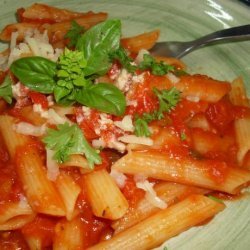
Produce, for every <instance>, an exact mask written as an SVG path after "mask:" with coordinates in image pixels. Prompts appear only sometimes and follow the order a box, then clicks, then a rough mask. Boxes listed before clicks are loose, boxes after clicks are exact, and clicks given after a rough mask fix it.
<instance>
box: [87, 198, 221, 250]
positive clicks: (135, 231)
mask: <svg viewBox="0 0 250 250" xmlns="http://www.w3.org/2000/svg"><path fill="white" fill-rule="evenodd" d="M224 208H225V206H224V204H222V203H218V202H216V201H214V200H212V199H209V198H207V197H205V196H202V195H192V196H189V197H188V198H186V199H185V200H183V201H181V202H179V203H177V204H176V205H173V206H171V207H170V208H167V209H164V210H162V211H160V212H158V213H156V214H155V215H152V216H151V217H149V218H147V219H146V220H144V221H142V222H140V223H138V224H137V225H135V226H133V227H131V228H129V229H127V230H125V231H124V232H121V233H119V234H117V235H115V236H114V237H113V238H112V239H111V240H108V241H103V242H101V243H99V244H97V245H95V246H93V247H90V248H88V250H98V249H102V250H105V249H112V250H116V249H117V250H118V249H124V250H125V249H128V250H129V249H133V250H137V249H138V250H143V249H152V248H154V247H156V246H159V245H160V244H161V243H163V242H164V241H165V240H167V239H169V238H171V237H173V236H175V235H178V234H179V233H181V232H183V231H185V230H187V229H188V228H190V227H192V226H195V225H197V224H199V223H202V222H203V221H205V220H207V219H209V218H211V217H213V216H214V215H215V214H217V213H218V212H220V211H222V210H223V209H224Z"/></svg>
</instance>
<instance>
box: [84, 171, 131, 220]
mask: <svg viewBox="0 0 250 250" xmlns="http://www.w3.org/2000/svg"><path fill="white" fill-rule="evenodd" d="M84 180H85V184H86V192H87V196H88V198H89V201H90V204H91V207H92V210H93V213H94V214H95V215H96V216H98V217H101V218H106V219H111V220H115V219H119V218H121V217H122V216H123V215H124V214H125V212H126V211H127V209H128V202H127V200H126V199H125V197H124V196H123V194H122V193H121V191H120V190H119V188H118V186H117V185H116V183H115V182H114V180H113V179H112V177H111V176H110V175H109V174H108V173H107V171H106V170H99V171H94V172H92V173H89V174H86V175H85V178H84Z"/></svg>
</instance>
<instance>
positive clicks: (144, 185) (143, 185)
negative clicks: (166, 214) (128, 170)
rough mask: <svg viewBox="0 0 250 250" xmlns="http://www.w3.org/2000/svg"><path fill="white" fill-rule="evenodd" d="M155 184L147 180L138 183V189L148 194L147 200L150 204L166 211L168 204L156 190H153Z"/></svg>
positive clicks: (146, 195)
mask: <svg viewBox="0 0 250 250" xmlns="http://www.w3.org/2000/svg"><path fill="white" fill-rule="evenodd" d="M153 186H154V183H150V182H149V181H148V180H145V181H143V182H136V187H138V188H140V189H143V190H144V191H145V192H146V194H145V198H146V199H147V200H148V202H150V203H151V204H152V205H153V206H155V207H158V208H161V209H165V208H167V204H166V202H165V201H163V200H162V199H160V198H159V197H158V196H157V194H156V192H155V190H154V189H153Z"/></svg>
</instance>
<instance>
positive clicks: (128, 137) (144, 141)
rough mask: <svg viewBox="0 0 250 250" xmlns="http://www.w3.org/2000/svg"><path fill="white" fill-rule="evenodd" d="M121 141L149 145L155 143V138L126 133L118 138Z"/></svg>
mask: <svg viewBox="0 0 250 250" xmlns="http://www.w3.org/2000/svg"><path fill="white" fill-rule="evenodd" d="M118 140H119V141H121V142H125V143H133V144H142V145H147V146H152V145H153V143H154V142H153V140H152V139H150V138H147V137H138V136H136V135H124V136H121V137H119V138H118Z"/></svg>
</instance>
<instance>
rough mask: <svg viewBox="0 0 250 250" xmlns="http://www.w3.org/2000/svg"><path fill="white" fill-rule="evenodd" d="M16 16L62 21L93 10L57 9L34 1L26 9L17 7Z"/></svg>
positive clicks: (21, 18)
mask: <svg viewBox="0 0 250 250" xmlns="http://www.w3.org/2000/svg"><path fill="white" fill-rule="evenodd" d="M17 12H18V14H19V16H18V18H19V20H20V21H22V22H24V21H29V22H31V21H33V22H34V21H39V22H48V23H53V22H63V21H68V20H72V19H75V18H78V17H83V16H89V15H92V13H93V12H87V13H79V12H73V11H69V10H66V9H59V8H56V7H52V6H49V5H46V4H41V3H34V4H32V5H31V6H29V7H27V8H26V9H19V10H18V11H17Z"/></svg>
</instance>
